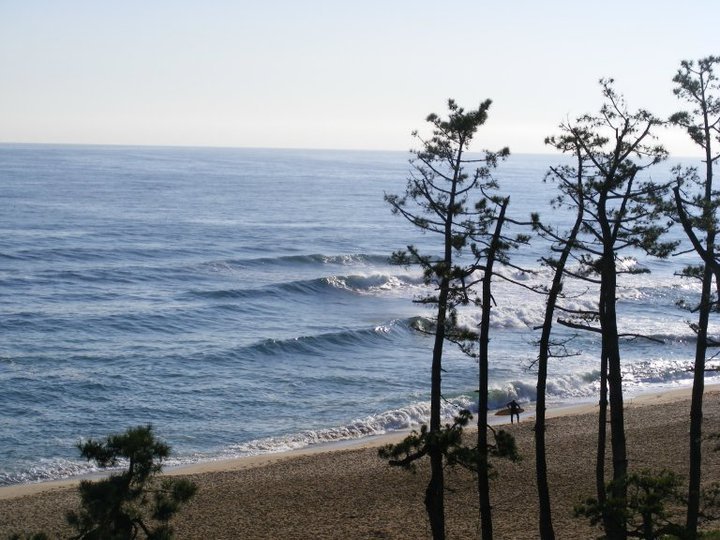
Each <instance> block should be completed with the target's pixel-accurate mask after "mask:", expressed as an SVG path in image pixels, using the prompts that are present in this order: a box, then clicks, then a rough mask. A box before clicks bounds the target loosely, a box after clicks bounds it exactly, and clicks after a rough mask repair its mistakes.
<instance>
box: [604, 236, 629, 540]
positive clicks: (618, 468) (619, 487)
mask: <svg viewBox="0 0 720 540" xmlns="http://www.w3.org/2000/svg"><path fill="white" fill-rule="evenodd" d="M602 272H603V276H602V284H601V286H600V326H601V327H602V340H603V356H604V357H606V358H607V381H608V392H609V395H610V445H611V448H612V462H613V484H612V490H611V494H612V497H613V499H615V500H616V501H617V502H618V504H619V506H620V507H621V508H624V507H625V500H626V498H627V487H626V483H625V478H626V476H627V446H626V442H625V410H624V404H623V394H622V373H621V370H620V343H619V337H618V329H617V313H616V310H615V304H616V299H615V293H616V289H617V282H616V277H617V275H616V270H615V259H614V256H613V253H612V249H611V247H608V249H607V251H606V253H605V254H604V256H603V262H602ZM608 517H609V520H608V525H609V526H610V528H609V529H607V530H606V533H607V534H608V537H609V538H613V539H617V540H624V539H625V538H627V528H626V524H625V519H624V518H623V516H622V515H621V514H619V513H617V512H612V513H611V515H610V516H608Z"/></svg>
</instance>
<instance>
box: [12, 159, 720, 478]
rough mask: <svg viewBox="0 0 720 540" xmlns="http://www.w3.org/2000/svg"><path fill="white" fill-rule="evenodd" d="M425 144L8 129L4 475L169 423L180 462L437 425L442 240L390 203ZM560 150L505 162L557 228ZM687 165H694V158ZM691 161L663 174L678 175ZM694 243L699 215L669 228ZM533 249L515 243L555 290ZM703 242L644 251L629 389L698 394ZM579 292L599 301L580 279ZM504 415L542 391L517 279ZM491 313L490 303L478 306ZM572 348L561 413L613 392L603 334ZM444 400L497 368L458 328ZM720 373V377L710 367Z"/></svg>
mask: <svg viewBox="0 0 720 540" xmlns="http://www.w3.org/2000/svg"><path fill="white" fill-rule="evenodd" d="M408 157H409V155H408V154H407V153H404V152H351V151H302V150H263V149H207V148H206V149H200V148H148V147H102V146H49V145H0V200H2V201H3V210H2V214H1V215H2V219H1V220H0V298H1V299H2V301H1V302H0V326H1V327H2V334H1V337H0V485H7V484H17V483H27V482H34V481H40V480H50V479H58V478H65V477H69V476H74V475H79V474H85V473H88V472H92V468H91V465H89V464H87V463H85V462H83V461H82V460H80V459H79V456H78V451H77V448H76V445H77V443H78V442H79V441H81V440H83V439H86V438H89V437H102V436H105V435H107V434H109V433H116V432H120V431H123V430H124V429H126V428H127V427H130V426H134V425H139V424H147V423H151V424H153V425H154V426H155V427H156V429H157V431H158V433H159V434H160V436H161V437H162V438H163V439H165V440H166V441H167V442H168V443H169V444H170V445H171V447H172V448H173V459H172V460H171V464H188V463H196V462H202V461H209V460H214V459H221V458H230V457H239V456H246V455H255V454H259V453H267V452H277V451H284V450H289V449H294V448H301V447H304V446H308V445H311V444H317V443H325V442H334V441H341V440H349V439H359V438H363V437H368V436H373V435H378V434H383V433H387V432H390V431H394V430H403V429H408V428H412V427H416V426H418V425H419V424H420V423H422V422H424V421H425V420H426V419H427V415H428V412H429V403H428V397H429V396H428V387H429V368H430V356H431V347H432V340H431V338H430V337H429V336H428V335H426V334H425V333H423V332H422V331H419V330H420V329H422V328H426V327H427V326H428V325H429V324H430V318H431V316H432V313H431V311H429V310H428V309H427V308H425V307H423V306H422V305H419V304H417V303H414V302H413V299H416V298H418V297H419V296H420V295H422V294H423V293H424V292H426V288H425V286H424V285H423V282H422V279H421V276H420V275H419V273H418V271H417V269H414V268H404V267H398V266H393V265H391V264H390V262H389V259H388V258H389V255H390V254H391V253H392V252H393V251H394V250H397V249H400V248H403V247H404V246H406V245H407V244H415V245H418V246H419V247H420V248H421V249H423V250H426V251H433V250H434V251H437V249H438V247H437V242H438V240H439V239H438V238H435V237H433V236H432V235H422V234H420V233H419V232H418V231H417V230H416V229H414V228H413V227H412V226H410V225H409V224H408V223H406V222H404V221H403V220H402V219H401V218H399V217H397V216H393V215H391V212H390V209H389V207H388V205H387V204H385V203H384V201H383V195H384V193H401V192H402V191H403V189H404V186H405V179H406V177H407V173H408V163H407V160H408ZM559 160H561V157H558V156H550V155H547V156H545V155H519V156H511V158H510V159H509V160H508V161H507V162H505V163H502V164H501V165H500V167H499V168H498V170H497V173H496V178H497V180H498V181H499V183H500V186H501V192H502V193H505V194H507V195H509V196H510V207H509V213H510V214H511V215H512V216H513V217H515V218H517V219H527V218H528V216H529V214H530V213H531V212H536V211H537V212H540V214H541V216H542V217H543V218H545V219H546V221H547V222H549V223H552V224H553V225H554V226H557V227H558V228H560V229H563V228H566V227H568V225H569V219H570V217H571V216H567V215H565V214H563V213H562V212H557V211H554V210H551V209H550V205H549V201H550V199H551V198H552V197H553V196H554V194H555V186H554V185H552V184H546V183H544V182H543V178H544V176H545V172H546V170H547V168H548V166H549V165H553V164H556V163H557V162H558V161H559ZM684 163H686V164H693V163H692V162H691V161H690V160H685V161H684ZM671 165H672V163H668V164H663V166H662V167H660V168H658V169H657V170H656V171H655V172H653V175H654V176H655V177H656V179H660V178H662V177H663V175H666V176H667V175H669V169H670V166H671ZM671 234H675V235H678V234H680V232H679V231H677V232H671ZM545 254H547V245H544V244H543V243H542V242H541V241H538V240H536V241H534V242H533V245H532V246H531V247H529V248H523V249H522V250H521V251H519V252H518V253H517V254H515V255H513V261H514V262H515V263H517V264H519V265H520V266H523V267H526V268H528V269H530V270H532V271H533V273H531V274H522V273H520V272H518V271H516V270H513V271H507V272H508V275H509V277H513V278H514V279H517V280H523V281H525V282H527V283H528V284H530V283H543V282H547V281H548V280H549V274H547V271H546V270H544V269H543V268H542V267H541V266H540V264H539V262H538V260H539V258H540V257H541V256H543V255H545ZM690 261H692V256H691V255H684V256H679V257H673V258H671V259H669V260H666V261H658V260H652V259H647V258H643V257H640V258H639V260H637V261H631V260H629V261H627V262H626V263H625V264H627V265H628V267H635V266H638V265H639V266H640V267H642V268H646V269H648V270H650V273H649V274H636V275H623V276H622V277H621V280H620V285H621V288H620V289H619V292H618V298H619V305H618V311H619V315H620V324H621V327H622V329H623V331H625V332H630V333H642V334H646V335H649V336H651V337H653V338H655V340H656V341H649V340H644V339H627V340H624V341H623V343H622V348H621V353H622V357H623V384H624V388H625V390H626V392H628V395H633V394H637V393H641V392H645V391H649V390H656V389H665V388H671V387H672V388H675V387H682V386H687V385H689V384H690V382H691V374H690V373H689V372H688V368H689V367H690V365H691V359H692V357H693V351H694V334H693V332H692V330H691V329H690V327H689V325H688V322H689V321H690V320H692V319H694V316H693V315H692V314H690V313H688V312H687V311H683V310H682V309H679V308H678V306H677V305H676V304H677V303H678V302H679V301H683V300H685V301H687V302H689V303H692V302H693V301H694V300H696V299H697V297H698V295H699V286H698V284H696V283H695V282H693V281H689V280H685V279H681V278H679V277H678V276H676V275H675V273H676V272H677V271H678V270H680V268H682V266H683V264H686V263H687V262H690ZM567 292H568V295H569V296H570V297H571V300H570V301H569V302H570V305H571V306H573V307H585V308H587V307H591V306H592V305H593V302H594V301H595V298H596V294H595V293H594V291H592V290H588V289H586V286H585V285H577V284H574V285H569V286H568V290H567ZM495 300H496V302H497V305H496V306H495V307H494V309H493V313H492V321H491V325H492V335H491V344H490V354H491V360H490V362H491V363H490V387H491V389H492V390H491V396H490V402H491V407H493V408H498V407H502V406H503V405H504V404H505V403H506V402H508V401H509V400H510V399H518V400H519V401H520V402H521V403H523V404H524V406H526V407H529V408H530V409H531V408H532V403H533V401H534V400H535V370H534V366H533V361H534V360H535V357H536V354H537V353H536V350H535V344H534V342H535V340H536V339H537V338H538V332H537V331H536V330H534V328H535V327H536V326H537V325H538V324H540V321H541V320H542V315H543V299H542V297H540V296H535V295H533V294H532V293H530V292H528V290H527V289H523V288H519V287H517V286H513V285H511V284H510V283H508V282H505V281H502V280H498V281H496V285H495ZM463 316H464V317H465V318H466V320H467V321H468V323H470V324H472V323H473V322H474V321H475V320H476V319H475V317H476V316H477V313H474V312H472V311H470V312H468V313H465V314H463ZM558 336H559V337H563V338H566V339H570V342H569V345H568V347H569V350H570V351H571V352H572V355H570V356H568V357H567V358H562V359H556V360H554V361H553V362H552V364H551V366H550V369H549V383H548V391H549V396H548V397H549V406H550V407H557V406H562V405H566V404H569V403H574V402H577V401H592V400H594V399H595V396H596V393H597V385H598V360H597V358H598V343H597V336H595V335H589V334H583V333H580V332H573V331H569V330H567V329H565V330H563V329H558ZM445 368H446V373H445V374H444V379H443V385H444V392H445V397H446V399H447V401H446V405H445V407H446V410H445V414H446V416H447V417H448V418H449V417H451V416H452V414H453V413H455V412H456V411H457V410H458V409H459V408H461V407H469V408H470V409H471V410H472V409H473V406H474V405H473V404H474V401H475V399H476V394H475V393H474V390H475V389H476V388H477V365H476V362H475V361H474V360H473V359H472V358H469V357H466V356H464V355H463V354H461V353H460V352H459V351H458V350H456V348H454V347H453V346H452V345H450V344H448V346H447V347H446V355H445ZM712 381H717V379H716V378H715V377H714V376H712V377H710V379H709V382H712Z"/></svg>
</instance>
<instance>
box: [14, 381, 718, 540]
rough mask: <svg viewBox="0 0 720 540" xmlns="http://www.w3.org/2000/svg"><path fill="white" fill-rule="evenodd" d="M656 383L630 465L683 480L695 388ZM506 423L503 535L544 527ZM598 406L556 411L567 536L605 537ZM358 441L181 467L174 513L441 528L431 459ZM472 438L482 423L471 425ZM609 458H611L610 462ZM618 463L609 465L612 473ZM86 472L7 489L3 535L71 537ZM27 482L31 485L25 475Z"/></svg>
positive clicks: (308, 533)
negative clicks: (405, 457) (182, 483)
mask: <svg viewBox="0 0 720 540" xmlns="http://www.w3.org/2000/svg"><path fill="white" fill-rule="evenodd" d="M667 390H668V391H651V392H646V393H643V394H642V395H638V396H633V397H632V398H628V399H626V404H627V405H626V409H625V410H626V414H625V418H626V437H627V445H628V458H629V461H630V466H631V469H632V470H635V471H640V470H643V469H651V470H652V471H654V472H657V471H660V470H663V469H669V470H672V471H674V472H675V473H676V474H678V475H679V477H680V478H681V479H682V480H683V482H685V481H686V479H687V472H688V463H687V462H688V444H687V438H688V422H689V406H690V400H689V397H690V389H689V388H682V389H667ZM704 409H705V411H704V417H705V420H704V427H703V431H704V432H705V433H717V432H720V388H719V387H718V386H717V385H713V386H708V388H707V389H706V392H705V407H704ZM532 416H533V415H532V414H525V415H523V416H522V418H521V423H520V424H518V423H515V424H514V425H510V424H504V425H503V427H504V429H506V430H507V431H509V432H510V433H511V434H512V435H513V436H514V437H515V439H516V442H517V447H518V451H519V453H520V455H521V456H522V459H521V460H520V461H518V462H509V461H507V460H501V459H494V458H493V460H492V466H493V471H494V478H493V480H492V482H491V500H492V503H493V529H494V535H495V537H496V538H498V539H518V538H522V539H524V538H536V537H537V515H538V509H537V490H536V486H535V459H534V430H533V428H534V422H533V421H532ZM597 427H598V426H597V411H596V405H595V404H593V403H585V404H575V405H573V406H569V407H563V408H558V409H556V410H551V411H548V422H547V428H546V449H547V460H548V461H547V462H548V479H549V483H550V491H551V502H552V507H553V526H554V528H555V532H556V538H558V539H576V538H595V537H597V536H598V535H599V534H600V531H599V529H597V528H596V527H593V526H591V525H590V524H589V523H588V521H587V520H583V519H579V518H575V517H574V514H573V508H574V506H575V505H576V504H577V503H578V502H580V501H581V500H584V499H585V498H587V497H589V496H593V495H594V493H595V477H594V469H595V451H596V444H597ZM392 436H395V437H396V438H400V437H402V435H401V434H393V435H391V436H380V437H377V438H374V439H373V440H358V441H351V442H352V443H353V444H343V445H341V446H340V447H338V446H336V445H332V447H328V446H325V445H323V446H318V447H314V448H309V449H308V448H306V449H303V450H298V451H294V452H285V453H278V454H269V455H267V454H266V455H263V456H255V457H252V458H239V459H234V460H230V461H224V462H214V463H209V464H199V465H194V466H191V467H188V468H182V469H176V470H173V471H172V472H171V474H179V475H183V476H185V477H186V478H188V479H190V480H191V481H193V482H195V483H196V484H197V485H198V493H197V495H196V496H195V498H193V500H192V501H190V503H189V504H188V505H187V507H185V508H183V509H182V510H181V512H180V514H179V515H178V516H177V518H176V520H175V521H174V527H175V530H176V535H177V537H178V538H183V539H189V540H196V539H197V540H206V539H207V538H213V539H214V540H225V539H227V540H235V539H237V538H253V539H256V538H257V539H274V538H295V539H308V540H309V539H313V540H316V539H328V540H330V539H335V538H348V539H355V538H357V539H360V538H362V539H368V538H383V539H397V540H401V539H402V540H405V539H407V538H418V539H420V538H429V537H431V534H430V530H429V524H428V522H427V516H426V514H425V511H424V506H423V494H424V492H425V488H426V486H427V482H428V476H429V471H428V466H427V462H423V463H421V464H420V465H419V466H418V468H417V472H416V473H415V474H412V473H409V472H407V471H405V470H401V469H399V468H397V467H391V466H389V465H388V464H387V462H386V461H384V460H382V459H380V458H379V457H378V455H377V446H379V445H381V444H384V443H386V442H389V437H392ZM469 437H470V438H472V433H469ZM713 448H714V443H712V442H709V443H708V444H707V445H706V448H705V451H704V452H703V484H704V485H705V486H707V485H709V483H710V482H717V481H720V472H719V471H720V452H715V451H712V450H713ZM608 467H610V465H609V464H608ZM609 473H610V469H609V468H608V469H607V474H609ZM76 482H77V480H74V481H73V480H71V481H67V482H65V483H64V484H63V485H62V486H59V485H57V484H53V486H52V487H50V486H49V485H48V484H40V485H39V486H37V487H36V488H35V489H37V488H39V491H37V492H35V493H28V492H27V491H25V492H24V493H18V494H17V495H16V496H14V497H9V498H8V497H6V498H2V499H0V538H4V537H7V536H9V535H11V534H13V533H20V534H30V533H33V532H38V531H40V530H43V531H45V532H46V533H47V534H48V535H49V536H50V537H51V538H55V537H68V536H69V535H70V534H71V532H72V531H71V530H70V528H69V527H68V526H67V524H66V523H65V521H64V515H65V512H67V511H68V510H70V509H74V508H77V505H78V503H79V498H78V493H77V490H76V489H74V488H73V484H75V483H76ZM20 488H21V489H20V491H21V492H22V491H23V489H25V490H26V489H27V486H20ZM446 488H447V489H446V504H445V508H446V524H447V537H448V538H476V537H478V536H479V529H478V527H479V522H478V498H477V487H476V480H475V477H474V475H473V474H472V473H471V472H469V471H467V470H465V469H461V468H459V467H456V468H448V469H446Z"/></svg>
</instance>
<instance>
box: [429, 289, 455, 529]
mask: <svg viewBox="0 0 720 540" xmlns="http://www.w3.org/2000/svg"><path fill="white" fill-rule="evenodd" d="M449 287H450V283H449V279H448V278H447V277H443V279H442V281H441V283H440V298H439V302H438V312H437V329H436V331H435V345H434V347H433V361H432V369H431V383H430V450H429V452H428V453H429V455H430V481H429V483H428V486H427V489H426V490H425V509H426V510H427V513H428V518H429V520H430V528H431V530H432V535H433V539H434V540H444V539H445V472H444V469H443V455H442V448H440V446H439V445H438V440H437V436H438V435H439V433H440V430H441V428H442V419H441V417H440V410H441V406H442V354H443V344H444V341H445V318H446V316H447V299H448V292H449Z"/></svg>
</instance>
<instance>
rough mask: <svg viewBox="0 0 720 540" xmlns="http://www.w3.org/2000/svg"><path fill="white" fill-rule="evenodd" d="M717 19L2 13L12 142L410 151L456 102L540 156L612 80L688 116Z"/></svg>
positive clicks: (487, 130)
mask: <svg viewBox="0 0 720 540" xmlns="http://www.w3.org/2000/svg"><path fill="white" fill-rule="evenodd" d="M719 21H720V1H718V0H684V1H683V2H680V1H678V0H674V1H663V0H653V1H645V0H622V1H620V0H617V1H616V0H605V1H602V2H595V1H585V2H583V1H578V0H572V1H557V0H546V1H544V2H538V1H537V0H535V1H525V0H504V1H500V0H496V1H494V2H487V1H483V0H467V1H460V0H456V1H453V0H444V1H442V2H441V1H438V0H434V1H432V2H431V1H423V0H413V1H405V0H396V1H393V0H384V1H375V0H363V1H352V2H351V1H347V0H346V1H343V0H328V1H321V0H287V1H282V0H264V1H263V2H259V1H253V2H250V1H244V0H235V1H231V0H203V1H200V0H197V1H194V2H190V1H183V0H171V1H170V0H168V1H165V0H152V1H148V0H142V1H134V0H123V1H118V0H86V1H78V0H63V1H58V0H46V1H41V0H0V142H56V143H92V144H152V145H193V146H252V147H299V148H357V149H388V150H405V149H407V148H408V147H409V146H410V145H411V139H410V132H411V131H412V130H413V129H416V128H422V126H423V124H424V118H425V117H426V115H427V114H428V113H430V112H443V111H444V110H445V102H446V100H447V98H448V97H454V98H455V99H456V100H457V101H458V102H459V103H460V104H461V105H463V106H465V107H467V108H470V107H474V106H476V105H477V104H478V103H479V102H480V101H482V100H483V99H485V98H491V99H492V100H493V106H492V109H491V112H490V119H489V121H488V124H487V126H485V127H483V128H482V132H481V133H480V134H479V135H478V146H479V147H487V148H495V147H500V146H505V145H508V146H510V148H511V150H512V151H513V152H543V151H546V149H545V147H544V146H543V139H544V137H545V136H546V135H549V134H552V133H554V132H555V126H556V125H557V124H558V123H559V122H560V121H562V120H564V119H566V118H568V117H574V116H576V115H578V114H581V113H585V112H595V111H596V110H597V109H598V107H599V105H600V103H601V99H600V92H599V87H598V84H597V80H598V79H599V78H600V77H603V76H612V77H614V78H615V79H616V81H617V85H616V87H617V89H618V90H619V91H621V92H622V93H624V94H625V96H626V98H627V101H628V103H629V105H630V106H631V107H632V108H637V107H644V108H647V109H649V110H651V111H652V112H654V113H656V114H657V115H660V116H666V115H668V114H669V113H671V112H674V111H675V110H676V109H678V107H679V102H678V101H677V100H676V98H675V97H674V96H673V94H672V82H671V79H672V76H673V75H674V73H675V71H676V70H677V67H678V65H679V62H680V60H682V59H697V58H699V57H703V56H707V55H710V54H716V55H717V54H720V36H719V35H718V30H717V29H718V22H719ZM663 137H664V140H665V142H666V144H667V145H668V147H669V148H670V149H671V150H672V151H673V153H675V154H678V155H690V154H697V151H696V150H695V148H694V147H693V146H692V144H691V143H688V142H686V140H685V137H684V136H683V135H681V134H678V133H673V132H672V131H669V132H666V133H665V134H664V135H663ZM478 149H479V148H478Z"/></svg>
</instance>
